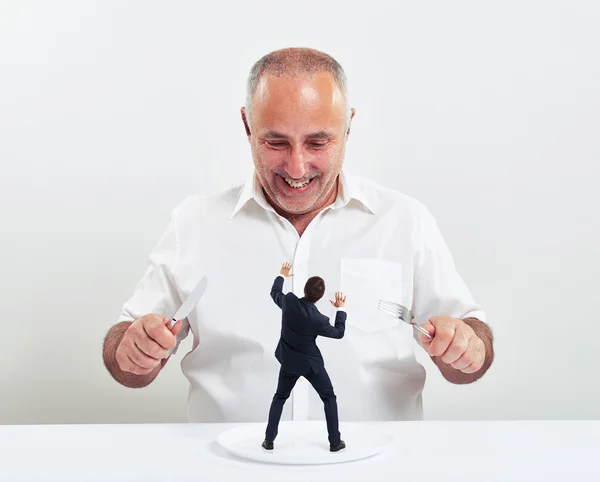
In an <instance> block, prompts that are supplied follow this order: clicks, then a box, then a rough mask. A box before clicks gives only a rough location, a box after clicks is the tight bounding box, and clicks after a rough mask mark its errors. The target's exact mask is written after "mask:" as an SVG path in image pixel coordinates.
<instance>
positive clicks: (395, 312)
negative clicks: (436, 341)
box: [377, 300, 432, 340]
mask: <svg viewBox="0 0 600 482" xmlns="http://www.w3.org/2000/svg"><path fill="white" fill-rule="evenodd" d="M377 308H379V309H380V310H381V311H383V312H384V313H387V314H388V315H392V316H393V317H395V318H399V319H401V320H402V321H404V322H405V323H408V324H409V325H412V326H413V327H414V328H415V329H417V330H419V331H420V332H421V333H423V334H424V335H425V336H426V337H427V338H429V339H430V340H431V339H432V337H431V335H430V334H429V332H428V331H427V330H426V329H425V328H421V327H420V326H419V325H417V324H416V323H415V322H414V321H413V317H412V312H411V311H410V310H409V309H408V308H407V307H406V306H402V305H401V304H398V303H394V302H393V301H385V300H379V303H378V305H377Z"/></svg>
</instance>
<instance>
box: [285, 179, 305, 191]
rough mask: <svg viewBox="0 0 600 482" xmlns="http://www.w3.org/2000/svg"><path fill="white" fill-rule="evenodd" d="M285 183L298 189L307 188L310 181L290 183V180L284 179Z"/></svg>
mask: <svg viewBox="0 0 600 482" xmlns="http://www.w3.org/2000/svg"><path fill="white" fill-rule="evenodd" d="M284 179H285V178H284ZM285 182H287V183H288V184H289V185H290V186H292V187H293V188H296V189H300V188H301V187H304V186H307V185H308V183H309V182H310V179H309V180H306V181H303V182H296V181H292V180H291V179H285Z"/></svg>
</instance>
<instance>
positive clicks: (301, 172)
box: [285, 146, 308, 179]
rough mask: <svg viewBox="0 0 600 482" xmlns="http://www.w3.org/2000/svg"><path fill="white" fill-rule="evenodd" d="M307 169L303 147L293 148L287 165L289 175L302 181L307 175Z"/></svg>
mask: <svg viewBox="0 0 600 482" xmlns="http://www.w3.org/2000/svg"><path fill="white" fill-rule="evenodd" d="M307 167H308V166H307V164H306V162H305V159H304V152H303V149H302V146H292V148H291V150H290V154H289V157H288V158H287V160H286V163H285V170H286V171H287V173H288V174H289V175H290V176H291V177H292V178H294V179H301V178H303V177H304V176H305V175H306V173H307V170H308V169H307Z"/></svg>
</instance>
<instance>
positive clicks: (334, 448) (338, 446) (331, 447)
mask: <svg viewBox="0 0 600 482" xmlns="http://www.w3.org/2000/svg"><path fill="white" fill-rule="evenodd" d="M345 448H346V442H344V441H343V440H340V443H337V444H335V445H334V444H329V451H330V452H337V451H338V450H342V449H345Z"/></svg>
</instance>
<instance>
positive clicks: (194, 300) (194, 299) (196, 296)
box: [171, 276, 207, 328]
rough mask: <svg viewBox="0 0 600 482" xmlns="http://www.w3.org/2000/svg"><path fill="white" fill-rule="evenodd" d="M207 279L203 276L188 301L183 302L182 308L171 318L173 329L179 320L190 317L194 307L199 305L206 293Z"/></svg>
mask: <svg viewBox="0 0 600 482" xmlns="http://www.w3.org/2000/svg"><path fill="white" fill-rule="evenodd" d="M206 285H207V279H206V276H203V277H202V279H201V280H200V281H199V282H198V284H197V285H196V287H195V288H194V290H193V291H192V292H191V293H190V295H189V296H188V297H187V299H186V300H185V301H184V302H183V304H182V305H181V307H180V308H179V309H178V310H177V311H176V312H175V314H174V315H173V317H172V318H171V328H173V325H175V323H177V322H178V321H179V320H183V319H184V318H185V317H187V315H189V314H190V313H191V312H192V310H193V309H194V306H196V305H197V304H198V302H199V301H200V298H202V296H203V295H204V292H205V291H206Z"/></svg>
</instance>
